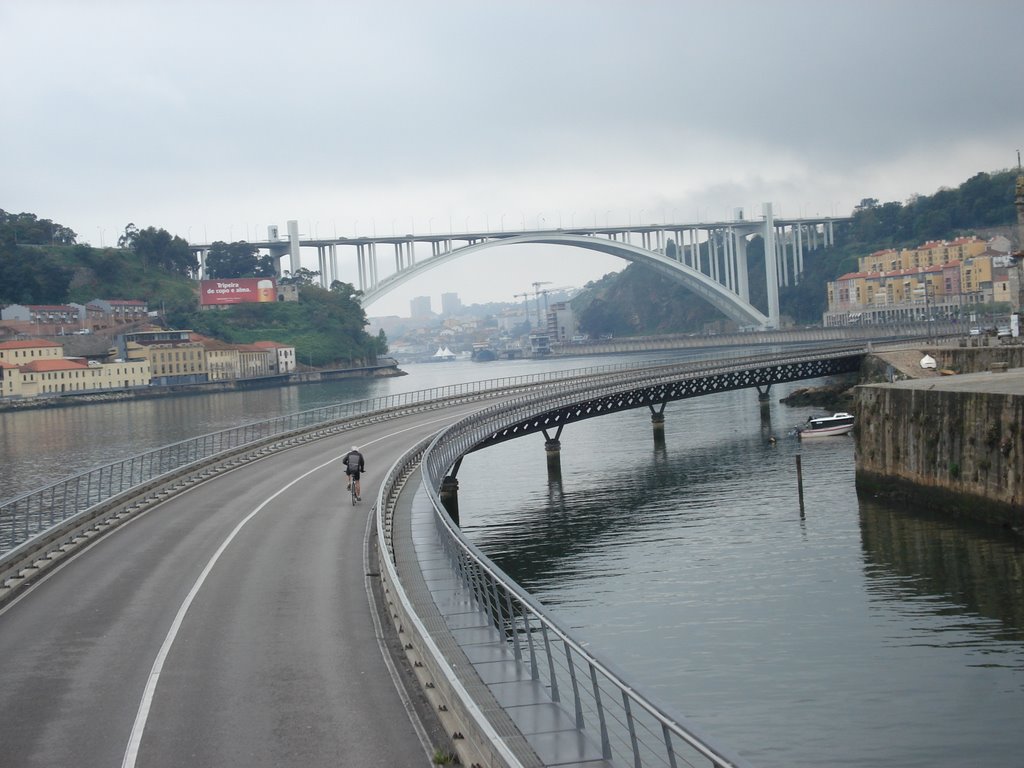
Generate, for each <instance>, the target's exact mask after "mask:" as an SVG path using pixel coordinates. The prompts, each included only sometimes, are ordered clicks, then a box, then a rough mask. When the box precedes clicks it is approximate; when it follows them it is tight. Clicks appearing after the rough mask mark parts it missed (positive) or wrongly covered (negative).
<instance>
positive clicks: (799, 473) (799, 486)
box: [796, 453, 804, 517]
mask: <svg viewBox="0 0 1024 768" xmlns="http://www.w3.org/2000/svg"><path fill="white" fill-rule="evenodd" d="M796 490H797V494H798V495H799V496H800V517H803V516H804V473H803V470H802V469H801V468H800V454H799V453H798V454H797V455H796Z"/></svg>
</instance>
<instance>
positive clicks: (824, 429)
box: [796, 413, 853, 440]
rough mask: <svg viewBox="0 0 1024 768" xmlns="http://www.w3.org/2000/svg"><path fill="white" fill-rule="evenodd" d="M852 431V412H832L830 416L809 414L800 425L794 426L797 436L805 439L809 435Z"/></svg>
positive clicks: (827, 435)
mask: <svg viewBox="0 0 1024 768" xmlns="http://www.w3.org/2000/svg"><path fill="white" fill-rule="evenodd" d="M852 431H853V414H852V413H833V414H832V415H831V416H811V417H810V418H809V419H807V421H806V422H805V423H804V424H803V425H802V426H799V427H797V428H796V432H797V436H798V437H799V438H800V439H801V440H806V439H808V438H811V437H835V436H836V435H847V434H849V433H850V432H852Z"/></svg>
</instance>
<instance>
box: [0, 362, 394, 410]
mask: <svg viewBox="0 0 1024 768" xmlns="http://www.w3.org/2000/svg"><path fill="white" fill-rule="evenodd" d="M405 375H406V374H405V371H403V370H402V369H401V368H399V367H398V363H397V362H396V361H394V360H391V359H390V358H388V359H387V362H384V363H381V364H378V365H369V366H362V367H359V368H332V369H326V370H312V369H310V370H305V371H296V372H294V373H288V374H282V375H280V376H261V377H259V378H254V379H231V380H228V381H208V382H204V383H202V384H171V385H164V386H150V387H139V388H135V389H121V390H113V391H97V392H81V393H76V394H63V395H55V396H50V397H33V398H25V399H20V400H18V399H2V400H0V412H4V411H21V410H34V409H42V408H69V407H72V406H79V405H93V404H96V403H111V402H120V401H129V400H151V399H155V398H163V397H182V396H194V395H210V394H217V393H219V392H238V391H243V390H251V389H268V388H272V387H291V386H300V385H303V384H314V383H320V382H324V381H340V380H343V379H372V378H390V377H394V376H405Z"/></svg>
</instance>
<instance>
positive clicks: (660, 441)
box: [647, 403, 666, 448]
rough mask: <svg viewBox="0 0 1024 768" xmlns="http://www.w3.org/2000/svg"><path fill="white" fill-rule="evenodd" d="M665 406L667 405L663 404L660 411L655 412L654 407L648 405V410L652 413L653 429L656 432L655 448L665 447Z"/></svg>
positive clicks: (659, 408)
mask: <svg viewBox="0 0 1024 768" xmlns="http://www.w3.org/2000/svg"><path fill="white" fill-rule="evenodd" d="M665 405H666V403H661V405H660V406H659V407H658V410H654V406H653V405H650V404H648V405H647V408H648V409H649V410H650V411H651V427H652V428H653V430H654V447H655V448H664V447H665Z"/></svg>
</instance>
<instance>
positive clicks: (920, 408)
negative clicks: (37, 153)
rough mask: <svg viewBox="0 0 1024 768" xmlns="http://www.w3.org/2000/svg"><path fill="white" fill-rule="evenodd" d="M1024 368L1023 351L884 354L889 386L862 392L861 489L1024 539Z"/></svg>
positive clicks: (881, 360)
mask: <svg viewBox="0 0 1024 768" xmlns="http://www.w3.org/2000/svg"><path fill="white" fill-rule="evenodd" d="M925 354H927V355H929V356H930V357H931V358H933V359H934V361H935V367H934V368H922V367H921V365H920V362H921V360H922V358H923V357H924V355H925ZM1022 364H1024V347H1022V346H1020V345H1008V346H999V347H979V348H971V347H966V348H964V347H960V346H959V345H955V346H953V345H949V346H944V347H935V348H931V347H929V348H908V349H904V350H896V351H893V352H889V353H884V354H881V355H878V356H877V357H876V359H875V360H874V361H873V363H872V365H874V366H875V367H876V368H875V370H876V375H877V374H879V373H881V372H882V371H883V370H884V373H883V374H882V376H884V379H883V380H884V381H886V382H887V383H867V384H861V385H859V386H858V387H857V391H856V405H855V409H854V410H855V413H856V415H857V425H856V427H855V429H854V437H855V452H854V456H855V463H856V482H857V488H858V491H861V492H864V493H868V494H871V495H874V496H884V497H887V498H892V499H898V500H900V501H901V502H904V503H906V504H908V505H913V506H916V507H927V508H930V509H932V510H936V509H937V510H941V511H942V513H943V514H949V515H951V516H954V517H964V518H967V519H973V520H979V521H983V522H986V523H994V524H996V525H999V526H1002V527H1005V528H1009V529H1011V530H1013V531H1015V532H1016V533H1018V534H1022V533H1024V512H1022V506H1021V505H1022V501H1024V430H1022V429H1021V426H1022V424H1024V367H1021V366H1022ZM869 367H870V366H869ZM894 379H899V380H894Z"/></svg>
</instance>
